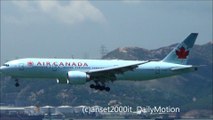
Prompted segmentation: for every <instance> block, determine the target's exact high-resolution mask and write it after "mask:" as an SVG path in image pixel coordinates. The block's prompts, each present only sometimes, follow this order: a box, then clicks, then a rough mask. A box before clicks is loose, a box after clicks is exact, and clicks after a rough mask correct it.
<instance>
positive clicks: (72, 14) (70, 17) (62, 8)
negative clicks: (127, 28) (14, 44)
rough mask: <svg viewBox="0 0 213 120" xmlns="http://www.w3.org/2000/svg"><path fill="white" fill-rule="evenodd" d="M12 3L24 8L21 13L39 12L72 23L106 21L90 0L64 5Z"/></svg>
mask: <svg viewBox="0 0 213 120" xmlns="http://www.w3.org/2000/svg"><path fill="white" fill-rule="evenodd" d="M12 3H13V4H14V5H16V6H18V7H19V8H20V9H22V11H21V13H20V14H26V13H27V14H29V13H30V14H33V13H35V12H37V13H38V12H39V13H40V14H44V16H45V17H48V18H50V19H55V20H57V21H59V22H62V23H66V24H70V25H73V24H76V23H81V22H85V21H92V22H96V23H105V22H106V19H105V17H104V15H103V14H102V12H101V11H100V10H99V9H97V8H96V7H95V6H93V5H92V4H91V3H90V2H88V1H70V2H68V4H66V5H62V4H61V3H60V2H59V1H32V2H29V1H13V2H12ZM36 15H39V14H36ZM34 17H40V16H34ZM19 19H20V18H19Z"/></svg>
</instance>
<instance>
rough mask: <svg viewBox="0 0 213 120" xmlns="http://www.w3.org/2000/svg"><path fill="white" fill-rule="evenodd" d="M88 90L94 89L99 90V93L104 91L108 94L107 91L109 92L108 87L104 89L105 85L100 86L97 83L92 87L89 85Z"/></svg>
mask: <svg viewBox="0 0 213 120" xmlns="http://www.w3.org/2000/svg"><path fill="white" fill-rule="evenodd" d="M90 88H92V89H95V90H100V91H103V90H105V91H106V92H109V91H110V88H109V87H105V85H100V84H98V83H96V84H95V85H94V84H91V85H90Z"/></svg>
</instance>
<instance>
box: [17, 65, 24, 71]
mask: <svg viewBox="0 0 213 120" xmlns="http://www.w3.org/2000/svg"><path fill="white" fill-rule="evenodd" d="M18 69H19V70H21V71H23V70H24V63H20V64H19V65H18Z"/></svg>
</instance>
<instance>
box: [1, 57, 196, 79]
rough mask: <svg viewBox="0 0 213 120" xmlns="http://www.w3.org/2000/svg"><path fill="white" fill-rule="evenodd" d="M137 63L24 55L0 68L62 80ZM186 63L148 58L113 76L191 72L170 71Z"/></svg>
mask: <svg viewBox="0 0 213 120" xmlns="http://www.w3.org/2000/svg"><path fill="white" fill-rule="evenodd" d="M137 62H142V61H127V60H85V59H55V58H52V59H45V58H25V59H18V60H13V61H9V62H7V63H5V66H2V67H1V71H2V72H3V73H4V74H6V75H8V76H12V77H14V78H50V79H61V78H62V79H66V77H67V73H68V72H69V71H81V72H87V71H89V70H94V69H103V68H108V67H113V66H120V65H125V64H132V63H137ZM186 66H190V65H180V64H173V63H167V62H162V61H151V62H148V63H146V64H142V65H139V66H138V67H137V68H135V69H134V70H132V71H126V72H124V73H122V74H118V75H116V78H117V80H150V79H156V78H162V77H168V76H172V75H176V74H181V73H186V72H190V71H192V70H190V69H189V70H183V71H172V70H171V69H172V68H178V67H186Z"/></svg>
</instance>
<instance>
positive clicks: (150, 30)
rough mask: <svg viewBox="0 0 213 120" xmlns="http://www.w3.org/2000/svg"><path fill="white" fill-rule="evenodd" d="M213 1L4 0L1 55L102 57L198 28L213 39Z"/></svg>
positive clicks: (204, 40) (149, 45)
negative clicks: (104, 53)
mask: <svg viewBox="0 0 213 120" xmlns="http://www.w3.org/2000/svg"><path fill="white" fill-rule="evenodd" d="M212 26H213V25H212V1H211V0H209V1H208V0H206V1H193V0H192V1H170V2H168V1H133V2H131V1H125V0H121V1H110V2H107V1H60V2H59V1H46V0H45V1H39V0H36V1H21V2H20V1H6V0H5V1H1V60H2V62H4V61H6V60H11V59H15V58H17V57H19V58H22V57H63V58H70V57H71V56H74V57H75V58H83V57H84V55H85V54H87V55H88V56H89V58H99V57H100V46H101V45H105V46H106V47H107V49H108V50H109V51H111V50H113V49H116V48H118V47H128V46H136V47H142V48H147V49H155V48H159V47H163V46H167V45H170V44H173V43H178V42H181V41H182V40H183V39H184V38H185V37H186V36H187V35H188V34H190V33H191V32H198V33H199V37H198V39H197V41H196V44H205V43H207V42H209V41H212Z"/></svg>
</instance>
